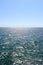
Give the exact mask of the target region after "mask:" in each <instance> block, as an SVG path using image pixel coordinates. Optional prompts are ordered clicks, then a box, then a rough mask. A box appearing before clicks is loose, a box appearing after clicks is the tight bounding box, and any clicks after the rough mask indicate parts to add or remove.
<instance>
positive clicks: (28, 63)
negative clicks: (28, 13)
mask: <svg viewBox="0 0 43 65" xmlns="http://www.w3.org/2000/svg"><path fill="white" fill-rule="evenodd" d="M0 65H43V28H0Z"/></svg>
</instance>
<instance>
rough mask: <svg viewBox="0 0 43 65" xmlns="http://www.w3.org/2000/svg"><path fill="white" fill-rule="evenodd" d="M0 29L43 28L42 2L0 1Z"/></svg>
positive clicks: (23, 0)
mask: <svg viewBox="0 0 43 65" xmlns="http://www.w3.org/2000/svg"><path fill="white" fill-rule="evenodd" d="M0 27H43V0H0Z"/></svg>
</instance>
